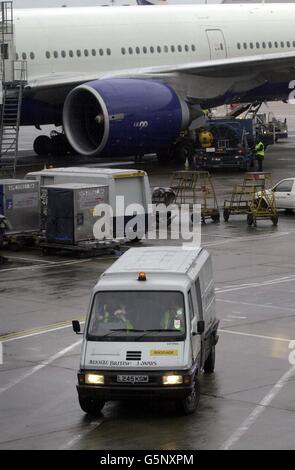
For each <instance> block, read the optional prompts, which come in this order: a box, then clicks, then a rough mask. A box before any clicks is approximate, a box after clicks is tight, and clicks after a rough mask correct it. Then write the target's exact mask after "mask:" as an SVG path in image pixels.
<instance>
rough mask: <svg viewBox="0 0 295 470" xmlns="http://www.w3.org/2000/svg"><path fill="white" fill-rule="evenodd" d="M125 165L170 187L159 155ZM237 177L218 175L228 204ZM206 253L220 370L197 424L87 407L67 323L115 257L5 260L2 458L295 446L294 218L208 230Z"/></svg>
mask: <svg viewBox="0 0 295 470" xmlns="http://www.w3.org/2000/svg"><path fill="white" fill-rule="evenodd" d="M277 106H279V105H277ZM282 108H283V110H284V113H285V108H284V107H282ZM292 109H293V108H292V107H291V108H288V110H289V111H288V112H289V116H290V121H291V122H290V121H289V126H290V138H289V139H288V141H285V142H284V141H282V142H281V143H278V144H277V145H275V146H273V147H272V148H269V150H268V152H267V156H266V161H265V170H266V171H271V172H272V175H273V180H274V182H277V181H278V180H280V179H282V178H284V177H288V176H295V118H293V117H292ZM282 112H283V111H282ZM285 114H286V113H285ZM23 163H24V165H25V166H24V167H23V168H21V172H25V171H29V169H31V168H32V169H35V164H36V165H40V167H42V165H43V162H42V163H41V164H40V162H39V161H37V160H36V158H35V157H32V156H31V153H30V152H29V153H27V154H24V156H23ZM67 163H68V162H65V161H62V164H63V165H64V164H67ZM78 163H81V162H78ZM92 163H93V162H92ZM72 164H73V162H71V165H72ZM75 164H77V162H75ZM88 164H89V162H88ZM114 164H115V166H118V163H117V162H114ZM101 165H104V163H103V162H102V163H101ZM124 166H127V167H128V166H130V168H131V167H135V166H136V167H138V168H140V169H146V170H147V171H148V173H149V175H150V180H151V184H152V186H157V185H168V184H169V181H170V177H171V172H172V170H173V169H172V168H161V167H159V166H158V165H157V164H156V162H155V160H154V158H153V157H150V158H147V159H145V160H144V161H143V162H142V163H139V164H136V165H135V164H134V163H133V162H130V161H128V160H126V161H125V162H124ZM27 168H28V170H27ZM241 176H242V175H241V173H238V172H233V171H218V172H214V181H215V184H216V190H217V196H218V200H219V202H220V205H221V204H222V202H223V200H224V197H225V196H226V195H228V194H229V193H230V191H231V189H232V187H233V185H234V184H235V183H237V182H239V181H240V180H241ZM143 243H144V242H143ZM149 243H151V242H149ZM161 243H163V242H161ZM174 243H175V242H174ZM202 244H203V246H205V247H206V248H207V249H208V250H210V252H211V253H212V255H213V262H214V273H215V281H216V288H217V292H216V293H217V308H218V316H219V318H220V320H221V323H220V341H219V344H218V346H217V365H216V372H215V373H214V374H213V375H206V376H205V375H204V376H202V377H201V391H202V397H201V401H200V405H199V408H198V411H197V412H196V414H195V415H193V416H189V417H183V416H180V415H178V414H177V413H176V412H175V409H174V406H173V405H172V404H169V403H168V404H167V403H165V404H163V403H153V402H149V403H148V402H147V403H134V402H132V403H108V404H107V405H106V406H105V408H104V409H103V413H102V415H101V416H100V417H98V418H95V419H90V418H87V417H86V416H85V415H84V414H83V412H82V411H81V410H80V408H79V404H78V401H77V394H76V389H75V385H76V370H77V368H78V365H79V352H80V344H81V343H80V338H79V337H77V336H75V335H74V334H73V332H72V330H71V325H70V323H71V320H72V319H81V320H82V319H83V318H84V317H85V312H86V309H87V306H88V299H89V293H90V289H91V288H92V286H93V285H94V284H95V283H96V281H97V279H98V277H99V275H100V274H101V273H102V272H103V271H104V270H105V269H106V268H107V267H108V266H109V265H110V264H111V263H112V262H113V261H114V260H115V257H113V256H105V257H102V258H96V259H93V258H92V259H77V258H73V257H67V258H63V257H61V256H47V257H43V256H42V254H41V252H39V251H38V250H32V249H31V250H26V251H21V252H16V253H13V252H7V253H6V256H7V257H8V258H9V263H8V264H6V265H3V266H1V267H0V295H1V304H0V318H1V325H0V335H1V337H0V340H2V342H3V353H4V354H3V365H0V449H107V450H111V449H157V450H158V449H159V450H178V449H184V450H191V449H196V450H198V449H294V448H295V419H294V418H295V365H294V364H292V363H293V362H295V361H294V354H292V352H293V351H294V350H295V343H292V341H293V340H295V307H294V303H295V250H294V244H295V213H294V214H291V215H290V214H285V213H284V212H282V213H280V220H279V225H278V227H273V225H272V223H271V222H270V221H261V222H259V223H258V227H257V228H255V227H248V226H247V223H246V220H245V217H244V216H237V217H233V218H232V219H230V222H229V223H227V224H226V223H224V222H223V221H221V222H220V224H214V223H211V222H208V223H207V224H206V225H204V226H203V227H202Z"/></svg>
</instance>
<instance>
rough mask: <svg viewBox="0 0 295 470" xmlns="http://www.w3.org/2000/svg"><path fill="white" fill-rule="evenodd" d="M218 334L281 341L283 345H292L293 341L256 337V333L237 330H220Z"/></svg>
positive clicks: (263, 336) (273, 337)
mask: <svg viewBox="0 0 295 470" xmlns="http://www.w3.org/2000/svg"><path fill="white" fill-rule="evenodd" d="M218 333H227V334H229V335H237V336H248V337H250V338H257V339H267V340H270V341H281V342H283V343H288V344H289V343H290V342H291V341H293V339H289V338H280V337H277V336H265V335H256V334H254V333H244V332H243V331H235V330H223V329H220V328H219V329H218Z"/></svg>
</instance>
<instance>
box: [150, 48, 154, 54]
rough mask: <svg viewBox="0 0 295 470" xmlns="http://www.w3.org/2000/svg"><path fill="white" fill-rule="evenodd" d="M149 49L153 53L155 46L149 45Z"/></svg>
mask: <svg viewBox="0 0 295 470" xmlns="http://www.w3.org/2000/svg"><path fill="white" fill-rule="evenodd" d="M150 51H151V53H152V54H153V53H154V52H155V48H154V47H153V46H151V47H150Z"/></svg>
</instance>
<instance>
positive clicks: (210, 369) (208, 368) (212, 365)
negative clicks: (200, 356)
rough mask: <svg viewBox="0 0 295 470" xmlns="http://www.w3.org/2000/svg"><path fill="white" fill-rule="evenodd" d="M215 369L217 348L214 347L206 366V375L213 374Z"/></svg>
mask: <svg viewBox="0 0 295 470" xmlns="http://www.w3.org/2000/svg"><path fill="white" fill-rule="evenodd" d="M214 369H215V346H212V347H211V349H210V353H209V356H208V357H207V359H206V361H205V364H204V372H205V374H212V372H214Z"/></svg>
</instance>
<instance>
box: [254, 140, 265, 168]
mask: <svg viewBox="0 0 295 470" xmlns="http://www.w3.org/2000/svg"><path fill="white" fill-rule="evenodd" d="M264 155H265V146H264V142H263V140H262V139H258V141H257V144H256V146H255V158H256V160H257V165H258V171H263V160H264Z"/></svg>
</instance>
